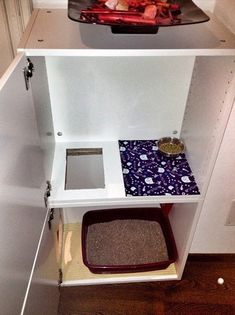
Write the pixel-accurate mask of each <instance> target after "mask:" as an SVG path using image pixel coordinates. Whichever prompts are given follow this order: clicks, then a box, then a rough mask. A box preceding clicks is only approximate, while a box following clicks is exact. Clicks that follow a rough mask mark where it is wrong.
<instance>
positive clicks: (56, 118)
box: [46, 57, 194, 141]
mask: <svg viewBox="0 0 235 315" xmlns="http://www.w3.org/2000/svg"><path fill="white" fill-rule="evenodd" d="M46 65H47V75H48V82H49V90H50V98H51V106H52V115H53V122H54V129H55V133H58V132H61V133H62V135H61V136H57V137H56V141H86V140H87V139H93V140H94V141H95V140H102V141H104V140H118V139H134V140H135V139H154V138H156V137H157V138H160V137H163V136H165V135H169V134H172V133H173V132H176V133H178V134H180V131H181V125H182V120H183V115H184V110H185V105H186V100H187V95H188V89H189V85H190V81H191V76H192V71H193V66H194V57H184V58H183V57H161V58H159V57H155V58H154V57H148V58H146V57H138V58H137V57H125V58H116V57H112V58H111V57H108V58H107V57H106V58H105V57H100V58H98V59H97V58H92V57H90V58H87V57H82V58H81V57H80V58H79V57H46Z"/></svg>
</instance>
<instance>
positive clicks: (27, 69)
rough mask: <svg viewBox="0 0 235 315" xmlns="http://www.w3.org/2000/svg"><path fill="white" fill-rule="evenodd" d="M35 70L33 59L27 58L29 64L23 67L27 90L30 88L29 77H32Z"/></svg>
mask: <svg viewBox="0 0 235 315" xmlns="http://www.w3.org/2000/svg"><path fill="white" fill-rule="evenodd" d="M33 71H34V65H33V63H32V61H31V60H30V59H29V58H27V66H26V67H24V69H23V73H24V81H25V87H26V90H28V89H29V78H32V76H33Z"/></svg>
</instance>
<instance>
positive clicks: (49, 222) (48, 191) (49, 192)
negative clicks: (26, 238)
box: [44, 180, 54, 230]
mask: <svg viewBox="0 0 235 315" xmlns="http://www.w3.org/2000/svg"><path fill="white" fill-rule="evenodd" d="M46 184H47V185H46V191H45V193H44V203H45V207H46V208H47V209H49V210H50V212H49V215H48V220H47V222H48V227H49V230H51V221H52V220H53V219H54V209H53V208H51V209H50V208H49V207H48V197H50V195H51V183H50V181H49V180H48V181H47V182H46Z"/></svg>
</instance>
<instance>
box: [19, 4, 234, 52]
mask: <svg viewBox="0 0 235 315" xmlns="http://www.w3.org/2000/svg"><path fill="white" fill-rule="evenodd" d="M19 50H25V51H26V54H27V55H82V56H95V55H96V56H97V55H101V56H115V55H116V56H128V55H133V56H135V55H142V56H149V55H150V56H151V55H153V56H154V55H159V56H162V55H234V54H235V35H234V34H233V33H231V32H230V31H229V30H228V29H226V27H225V26H224V25H223V24H222V23H220V22H219V21H218V20H217V19H216V18H215V17H213V16H211V19H210V21H209V22H206V23H200V24H195V25H184V26H175V27H161V28H160V29H159V31H158V34H154V35H140V34H138V35H127V34H112V32H111V29H110V27H109V26H103V25H93V24H82V23H77V22H74V21H72V20H70V19H69V18H68V16H67V10H66V9H53V10H48V9H40V10H35V12H34V14H33V16H32V19H31V22H30V23H29V26H28V29H27V30H26V32H25V35H24V37H23V39H22V40H21V43H20V45H19Z"/></svg>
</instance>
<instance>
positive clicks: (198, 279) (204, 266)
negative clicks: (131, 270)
mask: <svg viewBox="0 0 235 315" xmlns="http://www.w3.org/2000/svg"><path fill="white" fill-rule="evenodd" d="M220 277H222V278H223V279H224V284H223V285H220V284H218V283H217V280H218V278H220ZM59 314H60V315H212V314H213V315H235V255H191V256H189V259H188V262H187V264H186V268H185V272H184V275H183V278H182V280H181V281H170V282H164V283H163V282H155V283H137V284H121V285H103V286H89V287H88V286H86V287H67V288H61V298H60V306H59Z"/></svg>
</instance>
